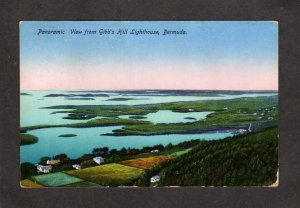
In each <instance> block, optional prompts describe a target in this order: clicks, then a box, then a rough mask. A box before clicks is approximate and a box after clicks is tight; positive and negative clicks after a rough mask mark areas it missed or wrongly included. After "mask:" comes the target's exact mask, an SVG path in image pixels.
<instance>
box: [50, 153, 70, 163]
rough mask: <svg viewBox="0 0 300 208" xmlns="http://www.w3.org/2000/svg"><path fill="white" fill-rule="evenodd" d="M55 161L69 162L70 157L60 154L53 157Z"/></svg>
mask: <svg viewBox="0 0 300 208" xmlns="http://www.w3.org/2000/svg"><path fill="white" fill-rule="evenodd" d="M53 159H54V160H60V161H62V160H69V158H68V156H67V155H66V154H65V153H61V154H58V155H55V156H54V157H53Z"/></svg>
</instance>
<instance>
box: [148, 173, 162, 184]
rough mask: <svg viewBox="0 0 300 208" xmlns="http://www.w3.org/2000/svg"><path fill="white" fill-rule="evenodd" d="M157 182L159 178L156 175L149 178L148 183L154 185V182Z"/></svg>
mask: <svg viewBox="0 0 300 208" xmlns="http://www.w3.org/2000/svg"><path fill="white" fill-rule="evenodd" d="M159 180H160V177H159V176H158V175H156V176H153V177H151V178H150V182H151V183H156V182H158V181H159Z"/></svg>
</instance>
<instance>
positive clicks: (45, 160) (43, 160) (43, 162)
mask: <svg viewBox="0 0 300 208" xmlns="http://www.w3.org/2000/svg"><path fill="white" fill-rule="evenodd" d="M50 159H51V158H50V157H48V156H45V157H41V158H40V164H41V165H46V164H47V160H50Z"/></svg>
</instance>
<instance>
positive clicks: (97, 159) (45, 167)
mask: <svg viewBox="0 0 300 208" xmlns="http://www.w3.org/2000/svg"><path fill="white" fill-rule="evenodd" d="M93 160H94V161H95V163H97V164H98V165H100V164H102V163H104V162H105V159H104V158H103V157H100V156H98V157H94V158H93ZM59 162H60V160H47V162H46V164H47V165H40V164H37V165H36V169H37V171H38V172H40V173H50V172H51V171H52V165H55V164H58V163H59ZM72 167H73V168H74V169H76V170H78V169H81V166H80V165H79V164H74V165H72Z"/></svg>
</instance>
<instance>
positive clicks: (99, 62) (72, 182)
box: [20, 21, 279, 188]
mask: <svg viewBox="0 0 300 208" xmlns="http://www.w3.org/2000/svg"><path fill="white" fill-rule="evenodd" d="M278 111H279V109H278V23H277V22H274V21H22V22H20V171H21V178H20V186H21V187H23V188H47V187H48V188H51V187H56V188H57V187H62V188H63V187H74V188H75V187H76V188H80V187H90V188H106V187H191V186H193V187H212V186H213V187H225V186H226V187H228V186H230V187H231V186H242V187H245V186H259V187H277V186H278V184H279V164H278Z"/></svg>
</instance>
